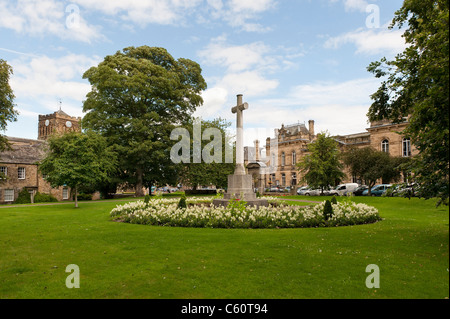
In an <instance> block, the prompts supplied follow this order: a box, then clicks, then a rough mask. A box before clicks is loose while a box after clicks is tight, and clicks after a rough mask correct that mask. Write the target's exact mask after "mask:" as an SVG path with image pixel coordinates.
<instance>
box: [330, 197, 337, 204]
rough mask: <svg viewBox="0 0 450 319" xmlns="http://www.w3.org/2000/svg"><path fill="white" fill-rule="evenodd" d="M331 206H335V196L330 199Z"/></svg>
mask: <svg viewBox="0 0 450 319" xmlns="http://www.w3.org/2000/svg"><path fill="white" fill-rule="evenodd" d="M331 204H337V199H336V196H333V197H332V198H331Z"/></svg>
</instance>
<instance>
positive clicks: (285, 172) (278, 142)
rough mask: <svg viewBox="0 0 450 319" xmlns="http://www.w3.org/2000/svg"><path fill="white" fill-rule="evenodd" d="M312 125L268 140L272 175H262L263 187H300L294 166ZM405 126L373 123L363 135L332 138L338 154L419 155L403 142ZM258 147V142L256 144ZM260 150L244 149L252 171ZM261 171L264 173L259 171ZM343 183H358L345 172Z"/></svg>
mask: <svg viewBox="0 0 450 319" xmlns="http://www.w3.org/2000/svg"><path fill="white" fill-rule="evenodd" d="M314 125H315V122H314V121H313V120H310V121H309V122H308V127H307V126H306V124H293V125H287V126H285V125H284V124H283V125H282V126H281V128H280V129H276V130H275V138H274V139H271V138H267V139H266V145H265V152H266V154H265V155H266V158H267V159H268V162H267V163H265V164H266V165H267V166H268V167H272V169H271V171H270V172H269V173H267V169H266V173H265V174H262V175H264V176H263V177H261V178H260V180H262V185H264V188H269V187H271V186H281V187H287V186H295V185H299V183H300V180H301V176H300V175H299V174H300V172H299V171H298V169H297V163H298V162H299V161H300V159H301V158H302V157H304V156H305V155H306V154H307V153H308V152H307V148H308V144H309V143H312V142H313V141H314V140H315V138H316V135H315V129H314ZM407 126H408V119H407V118H405V119H404V121H403V122H402V123H399V124H393V123H391V122H389V121H379V122H372V123H371V124H370V127H369V128H367V129H366V132H361V133H355V134H349V135H343V136H340V135H338V136H333V138H334V139H335V140H336V141H337V142H338V145H339V148H340V149H341V151H345V150H348V149H349V148H351V147H358V148H362V147H369V146H370V147H372V148H374V149H376V150H379V151H384V152H386V153H389V154H390V155H392V156H398V157H411V156H414V155H416V154H417V153H418V151H417V149H415V148H414V146H413V145H412V144H411V140H410V139H408V138H404V137H403V136H402V135H401V134H400V133H401V132H402V131H403V130H404V129H405V128H406V127H407ZM258 143H259V142H258ZM256 150H259V152H261V148H259V147H257V146H256V145H255V147H247V149H246V152H245V154H246V159H247V160H246V165H247V167H251V168H252V169H256V167H260V166H258V165H255V163H256V162H258V161H255V157H254V155H253V154H255V153H256V154H258V153H259V152H256ZM261 171H264V170H261ZM344 172H345V173H346V179H345V180H344V181H343V182H348V183H350V182H357V181H356V178H355V177H353V176H351V175H350V174H349V172H348V170H347V169H345V170H344Z"/></svg>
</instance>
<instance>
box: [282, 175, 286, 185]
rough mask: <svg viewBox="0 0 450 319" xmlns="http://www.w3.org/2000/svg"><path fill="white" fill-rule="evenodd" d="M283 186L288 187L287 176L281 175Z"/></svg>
mask: <svg viewBox="0 0 450 319" xmlns="http://www.w3.org/2000/svg"><path fill="white" fill-rule="evenodd" d="M281 186H286V174H284V173H283V174H281Z"/></svg>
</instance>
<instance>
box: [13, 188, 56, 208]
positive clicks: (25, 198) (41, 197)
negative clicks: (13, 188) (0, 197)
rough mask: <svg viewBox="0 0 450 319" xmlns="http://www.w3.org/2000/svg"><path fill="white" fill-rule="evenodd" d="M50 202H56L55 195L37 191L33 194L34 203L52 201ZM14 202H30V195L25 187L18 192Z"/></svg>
mask: <svg viewBox="0 0 450 319" xmlns="http://www.w3.org/2000/svg"><path fill="white" fill-rule="evenodd" d="M52 202H58V199H56V197H54V196H52V195H50V194H45V193H40V192H37V193H36V194H35V195H34V203H52ZM15 203H16V204H30V203H31V195H30V193H29V192H28V190H27V189H26V188H23V189H22V190H21V191H20V192H19V195H18V197H17V199H16V201H15Z"/></svg>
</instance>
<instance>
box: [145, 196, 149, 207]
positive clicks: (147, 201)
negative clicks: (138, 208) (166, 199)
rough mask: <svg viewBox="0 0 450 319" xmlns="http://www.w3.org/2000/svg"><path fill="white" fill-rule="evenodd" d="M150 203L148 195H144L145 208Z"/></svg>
mask: <svg viewBox="0 0 450 319" xmlns="http://www.w3.org/2000/svg"><path fill="white" fill-rule="evenodd" d="M149 202H150V195H148V194H147V195H145V197H144V203H145V206H147V205H148V203H149Z"/></svg>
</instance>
